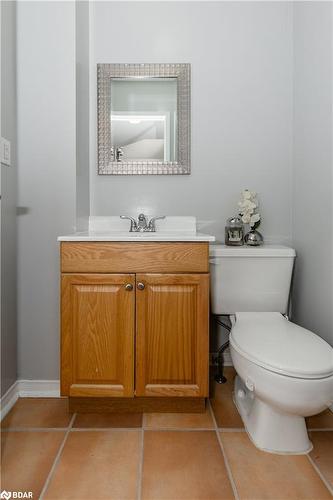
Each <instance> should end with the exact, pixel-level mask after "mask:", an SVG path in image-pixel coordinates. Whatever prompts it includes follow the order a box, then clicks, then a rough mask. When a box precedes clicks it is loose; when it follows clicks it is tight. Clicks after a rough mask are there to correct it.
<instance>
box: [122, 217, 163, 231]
mask: <svg viewBox="0 0 333 500" xmlns="http://www.w3.org/2000/svg"><path fill="white" fill-rule="evenodd" d="M120 218H121V219H128V220H130V221H131V225H130V230H129V231H130V233H155V232H156V226H155V221H157V220H158V219H165V215H161V216H158V217H152V218H151V219H150V220H149V221H148V219H147V217H146V216H145V214H139V216H138V219H137V220H136V219H135V218H134V217H130V216H128V215H121V216H120Z"/></svg>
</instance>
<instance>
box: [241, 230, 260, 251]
mask: <svg viewBox="0 0 333 500" xmlns="http://www.w3.org/2000/svg"><path fill="white" fill-rule="evenodd" d="M244 242H245V245H248V246H252V247H258V246H259V245H262V244H263V242H264V238H263V235H262V234H261V233H259V231H257V230H256V229H251V231H249V232H248V233H246V235H245V236H244Z"/></svg>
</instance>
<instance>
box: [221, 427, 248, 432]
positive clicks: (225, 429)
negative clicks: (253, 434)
mask: <svg viewBox="0 0 333 500" xmlns="http://www.w3.org/2000/svg"><path fill="white" fill-rule="evenodd" d="M217 429H218V431H219V432H246V430H245V428H244V427H218V428H217Z"/></svg>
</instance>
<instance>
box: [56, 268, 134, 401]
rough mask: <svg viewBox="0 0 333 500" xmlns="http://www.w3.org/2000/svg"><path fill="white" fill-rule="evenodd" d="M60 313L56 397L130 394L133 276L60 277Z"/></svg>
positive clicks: (132, 376)
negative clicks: (59, 348)
mask: <svg viewBox="0 0 333 500" xmlns="http://www.w3.org/2000/svg"><path fill="white" fill-rule="evenodd" d="M126 285H127V287H126ZM129 285H130V286H129ZM131 286H132V289H131ZM61 309H62V319H61V330H62V331H61V394H62V395H68V396H84V397H89V396H127V397H129V396H133V394H134V320H135V275H134V274H81V275H78V274H67V275H66V274H65V275H63V276H62V296H61Z"/></svg>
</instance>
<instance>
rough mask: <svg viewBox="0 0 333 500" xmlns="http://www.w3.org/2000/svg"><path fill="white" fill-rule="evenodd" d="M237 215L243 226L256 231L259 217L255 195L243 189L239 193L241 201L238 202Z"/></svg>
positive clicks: (259, 220)
mask: <svg viewBox="0 0 333 500" xmlns="http://www.w3.org/2000/svg"><path fill="white" fill-rule="evenodd" d="M238 207H239V215H240V216H241V218H242V221H243V222H244V224H249V225H250V227H251V229H257V228H258V227H259V226H260V222H261V216H260V214H259V213H258V212H256V210H257V209H258V207H259V203H258V198H257V193H255V192H254V191H249V190H248V189H244V191H242V193H241V199H240V201H239V202H238Z"/></svg>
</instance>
